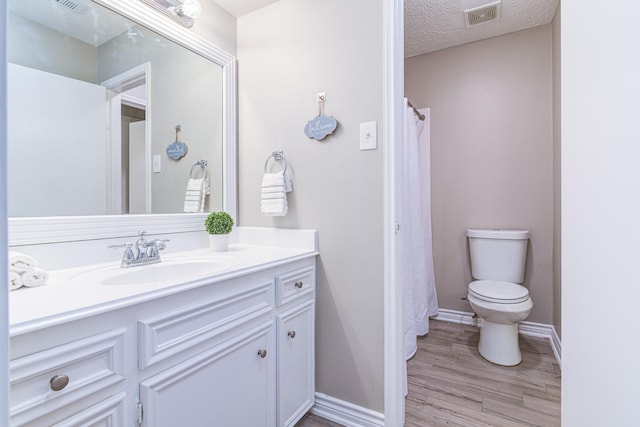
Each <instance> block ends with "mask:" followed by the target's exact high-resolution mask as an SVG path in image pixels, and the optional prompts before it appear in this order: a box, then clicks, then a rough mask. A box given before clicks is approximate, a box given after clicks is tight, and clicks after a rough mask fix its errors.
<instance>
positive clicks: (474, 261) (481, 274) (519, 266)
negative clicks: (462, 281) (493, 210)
mask: <svg viewBox="0 0 640 427" xmlns="http://www.w3.org/2000/svg"><path fill="white" fill-rule="evenodd" d="M467 237H468V238H469V253H470V255H471V275H472V276H473V278H474V279H476V280H501V281H505V282H513V283H522V282H523V281H524V268H525V263H526V259H527V241H528V240H529V231H528V230H483V229H477V228H475V229H468V230H467Z"/></svg>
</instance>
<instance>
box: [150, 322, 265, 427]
mask: <svg viewBox="0 0 640 427" xmlns="http://www.w3.org/2000/svg"><path fill="white" fill-rule="evenodd" d="M274 390H275V337H274V328H273V322H272V321H270V322H268V323H267V324H261V325H259V326H256V327H255V328H253V329H250V330H248V331H246V332H243V333H242V334H241V335H240V336H238V337H236V338H234V339H232V340H229V341H226V342H224V343H222V344H220V345H218V346H216V347H213V348H211V349H209V350H207V351H205V352H203V353H200V354H199V355H197V356H195V357H192V358H191V359H188V360H186V361H184V362H182V363H180V364H178V365H176V366H174V367H172V368H170V369H167V370H166V371H163V372H161V373H160V374H158V375H156V376H154V377H151V378H149V379H148V380H145V381H143V382H142V383H141V384H140V400H141V403H142V405H143V409H142V410H143V422H142V425H143V426H145V427H176V426H189V427H215V426H220V427H234V426H235V427H248V426H251V427H260V426H264V427H273V426H274V424H275V411H274V408H275V393H274Z"/></svg>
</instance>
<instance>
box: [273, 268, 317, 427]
mask: <svg viewBox="0 0 640 427" xmlns="http://www.w3.org/2000/svg"><path fill="white" fill-rule="evenodd" d="M276 299H277V305H278V310H277V338H278V368H277V372H278V380H277V391H278V397H277V402H278V427H285V426H287V427H288V426H293V425H295V423H296V422H297V421H298V420H300V418H302V416H303V415H304V414H305V413H306V412H307V411H308V410H309V409H310V408H311V407H312V406H313V403H314V395H315V269H314V268H313V267H312V266H306V267H303V268H300V269H297V270H294V271H291V272H288V273H287V274H283V275H280V276H278V277H277V278H276Z"/></svg>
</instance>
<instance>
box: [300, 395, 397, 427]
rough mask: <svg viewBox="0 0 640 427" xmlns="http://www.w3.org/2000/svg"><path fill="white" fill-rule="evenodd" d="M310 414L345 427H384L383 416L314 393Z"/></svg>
mask: <svg viewBox="0 0 640 427" xmlns="http://www.w3.org/2000/svg"><path fill="white" fill-rule="evenodd" d="M311 413H312V414H315V415H318V416H319V417H322V418H325V419H327V420H330V421H333V422H336V423H339V424H342V425H345V426H347V427H384V414H381V413H379V412H375V411H372V410H370V409H366V408H363V407H362V406H358V405H354V404H353V403H349V402H345V401H344V400H340V399H336V398H335V397H331V396H328V395H326V394H323V393H317V392H316V402H315V404H314V405H313V407H312V408H311Z"/></svg>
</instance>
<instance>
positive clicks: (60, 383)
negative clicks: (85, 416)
mask: <svg viewBox="0 0 640 427" xmlns="http://www.w3.org/2000/svg"><path fill="white" fill-rule="evenodd" d="M68 384H69V376H68V375H65V374H62V375H54V376H53V377H51V379H50V380H49V387H51V390H53V391H60V390H62V389H64V388H65V387H66V386H67V385H68Z"/></svg>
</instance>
